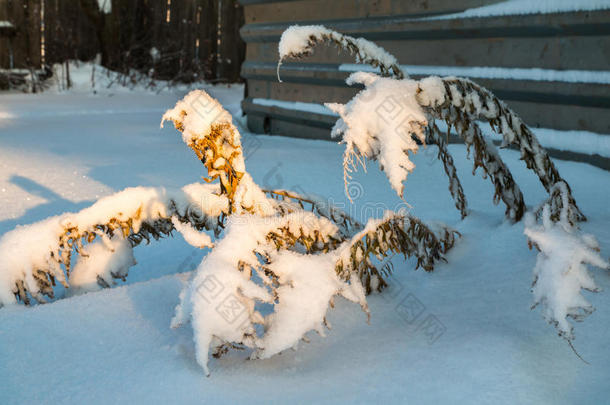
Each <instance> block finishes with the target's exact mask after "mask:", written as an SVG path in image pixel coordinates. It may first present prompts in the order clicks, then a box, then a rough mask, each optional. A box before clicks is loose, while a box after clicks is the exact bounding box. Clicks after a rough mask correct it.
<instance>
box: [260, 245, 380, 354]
mask: <svg viewBox="0 0 610 405" xmlns="http://www.w3.org/2000/svg"><path fill="white" fill-rule="evenodd" d="M337 255H338V254H337V251H334V252H333V253H327V254H319V255H303V254H300V253H296V252H291V251H283V252H280V253H277V254H274V255H272V257H271V264H270V265H269V269H270V270H271V271H272V272H273V273H274V274H275V275H276V276H277V277H278V282H279V284H280V287H278V288H277V289H276V290H275V291H276V293H277V296H278V299H277V301H278V302H277V303H276V304H275V305H274V311H273V313H272V314H270V315H269V316H267V317H266V318H265V327H266V331H265V335H264V336H263V338H262V339H260V341H259V342H258V346H259V349H258V350H257V352H256V353H254V357H256V358H261V359H266V358H269V357H271V356H273V355H275V354H277V353H279V352H281V351H283V350H286V349H289V348H291V347H296V345H297V344H298V343H299V341H300V340H301V339H302V338H303V337H304V336H305V334H306V333H307V332H309V331H311V330H314V331H316V332H317V333H318V334H320V335H321V336H325V334H324V329H325V327H327V328H329V329H330V324H329V323H328V321H327V320H326V312H327V310H328V306H329V305H332V301H333V297H334V296H335V295H340V296H342V297H344V298H346V299H348V300H350V301H352V302H355V303H359V304H360V305H361V306H362V308H363V309H365V311H368V307H367V304H366V297H365V293H364V289H363V288H362V285H361V283H360V280H358V278H357V277H355V276H354V277H353V278H352V280H350V281H351V282H350V283H346V282H344V281H342V280H340V279H339V277H337V273H336V272H335V264H336V262H337Z"/></svg>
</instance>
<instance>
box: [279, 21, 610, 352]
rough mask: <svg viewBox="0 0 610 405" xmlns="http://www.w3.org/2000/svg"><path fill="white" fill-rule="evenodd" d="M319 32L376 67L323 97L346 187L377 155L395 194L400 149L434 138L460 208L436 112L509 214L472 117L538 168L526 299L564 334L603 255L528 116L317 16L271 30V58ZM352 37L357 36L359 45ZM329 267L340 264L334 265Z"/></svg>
mask: <svg viewBox="0 0 610 405" xmlns="http://www.w3.org/2000/svg"><path fill="white" fill-rule="evenodd" d="M323 41H330V42H332V43H334V44H336V45H337V46H339V47H340V48H342V49H344V50H347V51H349V52H351V53H352V54H356V56H357V57H356V60H357V62H362V63H369V64H371V65H373V66H377V67H380V72H381V75H377V74H374V73H365V72H356V73H353V74H351V75H350V76H349V77H348V78H347V80H346V83H347V84H348V85H354V84H358V85H361V86H363V87H364V89H363V90H361V91H359V92H358V93H357V94H356V96H354V97H353V98H352V99H351V100H350V101H349V102H348V103H346V104H338V103H326V104H325V105H326V107H328V108H329V109H330V110H332V111H334V112H335V113H337V114H339V116H340V118H339V120H338V121H337V122H336V124H335V126H334V127H333V130H332V136H334V137H340V138H341V143H343V144H345V153H344V176H345V183H346V187H347V186H348V182H349V180H350V178H351V175H350V174H351V172H352V171H353V170H354V169H355V168H356V166H358V165H359V164H361V165H362V166H364V164H365V160H366V159H370V160H377V161H378V162H379V166H380V168H381V170H383V171H384V172H385V174H386V176H387V177H388V180H389V182H390V185H391V186H392V188H393V189H394V190H395V191H396V193H397V194H398V195H399V196H401V197H404V181H405V180H406V178H407V175H408V174H409V173H410V172H411V171H413V170H414V168H415V164H414V163H413V162H412V161H411V160H410V158H409V155H410V154H414V153H417V151H418V150H419V148H420V145H422V144H425V143H432V144H436V145H437V146H438V148H439V152H438V158H439V159H440V160H442V162H443V166H444V169H445V173H446V174H447V176H448V178H449V190H450V192H451V195H452V197H453V198H454V200H455V204H456V207H457V208H458V209H459V211H460V213H461V216H462V218H464V217H465V216H466V215H467V214H468V210H467V202H466V197H465V195H464V191H463V188H462V186H461V184H460V181H459V178H458V176H457V171H456V170H455V167H454V164H453V157H452V156H451V154H450V153H449V151H448V149H447V141H446V140H445V139H444V136H443V134H442V133H441V131H440V130H439V127H438V125H437V124H438V122H439V121H440V122H444V123H445V124H446V126H447V137H448V136H449V133H450V131H451V129H452V128H453V129H455V132H457V134H458V135H459V136H460V137H461V138H462V139H463V140H464V142H465V143H466V145H467V149H468V152H471V151H472V152H473V157H474V170H473V174H474V172H475V171H476V169H477V168H479V167H481V168H482V170H483V171H484V176H488V177H489V178H490V180H491V181H492V183H493V185H494V188H495V192H494V203H496V204H497V203H498V202H499V201H500V200H501V201H503V202H504V204H505V205H506V217H507V218H509V219H510V220H512V221H519V220H520V219H521V218H522V217H523V215H524V214H526V207H525V203H524V200H523V195H522V193H521V190H520V189H519V187H518V185H517V184H516V183H515V181H514V179H513V176H512V174H511V172H510V170H509V169H508V167H507V166H506V165H505V164H504V162H503V161H502V158H501V157H500V155H499V153H498V150H497V149H496V147H495V146H494V145H493V143H492V142H491V141H490V140H488V139H486V138H485V137H484V136H483V133H482V131H481V128H480V126H479V122H484V123H488V124H489V125H490V126H491V128H492V129H493V130H494V131H495V132H497V133H499V134H501V135H502V139H503V141H502V147H506V146H514V147H515V148H517V149H519V151H520V153H521V159H522V160H523V161H525V163H526V165H527V167H528V168H529V169H531V170H533V171H534V172H535V173H536V174H537V175H538V177H539V179H540V182H541V183H542V185H543V186H544V188H545V189H546V190H547V192H548V193H549V198H548V200H547V201H546V203H545V204H544V205H543V208H540V209H539V210H537V211H536V213H535V214H531V213H528V214H527V215H528V221H527V223H526V230H525V233H526V235H527V236H528V238H529V243H530V244H533V245H534V246H536V247H537V248H538V249H539V250H540V254H539V256H538V262H537V265H536V268H535V269H534V275H535V279H534V286H533V293H534V298H535V303H536V305H537V304H542V307H543V314H544V317H545V318H546V319H547V320H549V322H551V323H553V324H555V325H556V327H557V329H558V330H559V333H560V335H561V336H563V337H565V338H566V339H567V340H568V341H571V339H573V332H572V327H571V325H570V324H569V323H568V322H567V320H566V317H567V316H569V317H572V318H574V319H582V318H583V317H584V316H586V315H587V314H589V313H590V312H591V310H592V307H591V306H590V304H589V303H588V302H587V301H586V300H584V298H583V297H582V295H581V294H580V290H581V289H583V288H584V289H588V290H591V291H596V290H597V289H596V287H595V284H594V282H593V280H592V278H591V277H590V276H589V274H588V272H587V269H586V266H585V264H586V263H589V264H592V265H596V266H598V267H601V268H606V267H607V263H606V262H605V261H604V260H602V259H601V257H600V256H599V255H598V254H597V253H596V251H595V250H596V249H597V250H598V248H597V244H596V242H595V239H594V238H593V237H592V236H590V235H581V234H580V233H579V231H578V229H577V227H576V223H577V222H579V221H584V220H586V218H585V216H584V215H583V214H582V213H581V212H580V210H579V208H578V206H577V205H576V202H575V200H574V197H573V196H572V192H571V189H570V186H569V185H568V183H567V182H566V181H565V180H564V179H563V178H562V177H561V176H560V175H559V172H558V171H557V169H556V168H555V165H554V164H553V162H552V161H551V159H550V158H549V156H548V154H547V152H546V151H545V150H544V148H542V147H541V146H540V143H539V142H538V140H537V139H536V137H535V135H534V134H533V133H532V131H531V130H530V129H529V128H528V126H527V125H526V124H525V123H524V122H523V121H522V120H521V118H519V117H518V115H517V114H516V113H515V112H514V111H512V110H511V109H510V108H509V107H508V106H507V105H506V104H505V103H504V102H502V101H501V100H500V99H498V98H497V97H496V96H495V95H493V94H492V93H491V92H490V91H489V90H487V89H485V88H483V87H481V86H479V85H478V84H476V83H474V82H472V81H470V80H468V79H463V78H458V77H443V78H441V77H434V76H432V77H426V78H423V79H421V80H412V79H409V78H408V76H407V75H406V74H405V73H403V72H402V71H401V70H400V67H399V65H398V64H397V62H396V59H395V58H394V57H393V56H392V55H390V54H388V53H387V52H386V51H384V50H383V49H382V48H379V47H376V46H372V45H371V44H370V43H369V42H368V41H365V40H362V39H356V38H351V37H345V36H343V35H342V34H339V33H336V32H334V31H332V30H329V29H328V28H325V27H322V26H293V27H290V28H289V29H287V30H286V31H285V32H284V33H283V34H282V37H281V39H280V44H279V59H280V63H281V62H282V61H284V60H285V59H286V58H289V57H292V58H300V57H303V56H306V55H309V54H311V53H312V52H313V46H314V45H315V44H316V43H318V42H323ZM359 44H363V46H362V47H360V48H359ZM280 63H278V72H279V66H280ZM536 217H537V218H540V217H541V219H542V225H540V226H537V225H536V224H535V218H536ZM386 226H389V224H386ZM401 229H404V227H401ZM418 238H419V240H420V241H421V240H423V239H424V237H423V235H418ZM408 239H409V240H411V239H412V238H411V237H410V238H408ZM432 245H433V244H430V243H429V244H428V246H432ZM360 251H361V247H360V245H359V244H358V243H354V244H353V251H352V252H351V256H350V257H349V259H347V258H344V260H343V262H342V263H347V264H348V265H349V266H351V268H350V269H358V271H359V273H360V274H362V273H364V272H366V273H367V277H370V278H375V277H376V275H377V274H376V273H374V272H372V271H368V272H367V271H366V270H367V267H366V263H367V262H366V261H362V262H360V263H358V264H357V265H356V264H351V263H350V260H352V261H353V260H354V259H356V260H357V259H358V258H359V255H360ZM401 251H403V252H404V251H409V248H407V247H404V246H403V247H401ZM420 251H421V250H420ZM420 263H421V262H420ZM344 265H345V264H344ZM349 266H348V267H349ZM424 267H425V266H424ZM338 270H339V272H340V270H341V267H339V269H338Z"/></svg>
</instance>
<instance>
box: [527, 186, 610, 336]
mask: <svg viewBox="0 0 610 405" xmlns="http://www.w3.org/2000/svg"><path fill="white" fill-rule="evenodd" d="M560 184H561V183H560ZM564 186H565V185H564ZM562 196H563V200H564V201H563V206H564V207H567V206H568V201H567V191H566V190H564V192H563V193H562ZM524 233H525V235H527V237H528V238H529V240H530V241H531V242H532V243H533V244H534V245H535V246H536V247H537V248H538V249H539V250H540V253H539V254H538V258H537V260H536V267H535V268H534V283H533V287H532V292H533V294H534V306H537V305H541V306H542V315H543V317H544V318H545V319H546V320H547V321H548V322H549V323H551V324H553V325H555V327H556V328H557V330H558V332H559V335H560V336H563V337H565V338H566V339H568V340H571V339H573V338H574V334H573V326H572V325H571V324H570V323H569V322H568V319H567V318H568V317H571V318H573V319H575V320H577V321H579V320H582V319H583V318H585V317H586V316H588V315H589V314H591V313H592V312H593V310H594V308H593V306H592V305H591V304H590V303H589V302H588V301H587V300H586V299H585V298H584V297H583V295H582V293H581V290H583V289H584V290H588V291H593V292H596V291H598V288H597V286H596V284H595V281H594V280H593V278H592V277H591V275H590V274H589V271H588V269H587V264H590V265H593V266H597V267H599V268H602V269H608V268H610V267H609V265H608V263H607V262H606V261H605V260H603V259H602V257H601V256H600V255H599V253H598V252H599V245H598V243H597V241H596V240H595V238H594V237H593V235H588V234H581V233H580V232H579V231H578V229H577V228H575V227H574V226H572V225H571V224H570V223H569V222H568V215H567V209H564V210H563V211H562V213H561V218H560V220H559V221H558V222H553V221H552V220H551V210H550V206H549V205H548V204H546V205H545V206H544V207H543V210H542V224H541V225H537V224H536V222H535V218H534V215H533V214H531V213H527V214H526V218H525V231H524Z"/></svg>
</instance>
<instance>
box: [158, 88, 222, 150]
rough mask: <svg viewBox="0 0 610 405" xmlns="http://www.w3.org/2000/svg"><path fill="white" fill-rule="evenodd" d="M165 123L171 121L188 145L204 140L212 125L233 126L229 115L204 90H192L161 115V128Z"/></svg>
mask: <svg viewBox="0 0 610 405" xmlns="http://www.w3.org/2000/svg"><path fill="white" fill-rule="evenodd" d="M165 121H173V122H174V123H175V124H176V126H177V127H181V128H182V129H181V130H182V139H183V140H184V142H185V143H186V144H189V143H190V142H192V141H193V140H195V139H198V138H205V137H206V136H209V135H210V133H211V131H212V125H215V124H223V123H225V124H229V125H231V126H232V125H233V119H232V118H231V114H229V112H228V111H227V110H225V109H224V107H223V106H222V105H221V104H220V103H219V102H218V101H216V99H214V98H213V97H211V96H210V95H209V94H208V93H206V92H205V91H204V90H193V91H191V92H190V93H188V94H187V95H186V96H184V98H183V99H182V100H180V101H178V102H177V103H176V105H175V106H174V108H171V109H169V110H167V111H166V112H165V114H163V118H162V119H161V127H163V123H164V122H165Z"/></svg>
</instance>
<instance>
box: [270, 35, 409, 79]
mask: <svg viewBox="0 0 610 405" xmlns="http://www.w3.org/2000/svg"><path fill="white" fill-rule="evenodd" d="M325 40H329V41H333V42H335V43H336V44H337V45H338V46H339V47H341V48H343V49H346V50H349V51H350V52H352V53H354V54H355V55H356V62H358V63H370V64H372V65H374V66H381V67H384V68H386V69H388V70H389V69H390V68H391V67H392V66H395V67H396V66H398V61H397V60H396V58H395V57H394V56H393V55H392V54H390V53H388V52H387V51H386V50H385V49H383V48H382V47H380V46H379V45H377V44H375V43H373V42H371V41H368V40H366V39H364V38H353V37H350V36H347V35H343V34H341V33H339V32H336V31H333V30H331V29H328V28H326V27H324V26H322V25H293V26H290V27H288V28H287V29H286V30H284V32H283V33H282V36H281V38H280V42H279V45H278V51H279V57H280V60H279V63H278V66H277V69H278V79H279V69H280V65H281V63H282V61H283V60H284V59H285V58H288V57H295V58H298V57H300V56H303V55H308V54H310V53H311V52H312V48H313V46H314V45H315V44H316V42H322V41H325ZM400 74H401V75H402V72H401V73H400ZM280 81H281V80H280Z"/></svg>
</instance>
